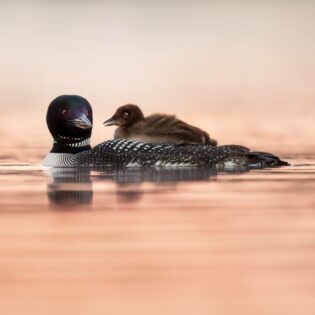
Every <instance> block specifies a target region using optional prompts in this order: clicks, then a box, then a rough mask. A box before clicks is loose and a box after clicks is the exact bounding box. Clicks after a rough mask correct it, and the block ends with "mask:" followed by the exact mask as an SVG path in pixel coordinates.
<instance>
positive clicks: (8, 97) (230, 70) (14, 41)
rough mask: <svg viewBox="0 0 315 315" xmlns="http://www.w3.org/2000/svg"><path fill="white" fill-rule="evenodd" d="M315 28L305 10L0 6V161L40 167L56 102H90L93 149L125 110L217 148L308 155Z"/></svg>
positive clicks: (144, 4) (282, 5) (261, 5)
mask: <svg viewBox="0 0 315 315" xmlns="http://www.w3.org/2000/svg"><path fill="white" fill-rule="evenodd" d="M314 16H315V2H314V1H289V0H287V1H253V0H252V1H245V0H244V1H242V0H237V1H235V0H233V1H210V0H208V1H201V0H197V1H143V0H142V1H140V0H133V1H117V0H116V1H100V0H99V1H97V0H93V1H83V0H81V1H69V0H68V1H48V0H46V1H43V0H41V1H30V0H28V1H0V38H1V54H0V56H1V58H0V66H1V71H0V89H1V90H0V106H1V113H2V114H1V116H0V132H1V135H2V137H3V139H5V140H4V141H3V142H2V151H3V150H5V149H6V147H9V146H12V145H15V146H26V147H28V146H30V147H31V146H40V147H42V149H41V150H42V154H43V155H44V154H45V153H46V151H47V150H48V149H49V148H50V146H51V138H50V135H49V133H48V130H47V128H46V122H45V115H46V110H47V106H48V104H49V103H50V101H51V100H52V99H53V98H55V97H56V96H58V95H60V94H79V95H82V96H84V97H86V98H87V99H88V100H89V101H90V103H91V104H92V106H93V108H94V119H95V123H94V124H95V125H94V131H93V143H94V144H96V143H97V142H100V141H102V140H105V139H109V138H111V137H112V135H113V131H114V129H113V127H111V128H109V127H107V128H104V127H103V126H102V122H103V121H104V120H105V119H107V118H109V117H110V116H111V115H112V114H113V113H114V111H115V109H116V108H117V107H118V106H120V105H123V104H125V103H127V102H130V103H135V104H138V105H139V106H140V107H141V108H142V109H143V111H144V113H145V114H151V113H153V112H166V113H172V114H173V113H175V114H177V115H178V116H179V117H180V118H181V119H183V120H186V121H187V122H189V123H192V124H195V125H198V126H200V127H202V128H204V129H206V130H207V131H209V133H210V135H211V136H213V137H214V138H215V139H218V140H219V143H222V144H223V143H238V144H243V145H246V146H250V147H252V148H254V149H261V150H262V149H264V150H274V151H275V152H276V153H283V152H293V153H294V152H295V153H297V152H301V153H302V152H306V151H310V150H312V149H313V148H314V140H313V139H314V136H315V127H314V118H315V95H314V86H315V85H314V83H315V59H314V56H315V41H314V38H315V19H314ZM2 153H3V152H2Z"/></svg>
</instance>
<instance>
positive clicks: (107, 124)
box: [103, 117, 116, 126]
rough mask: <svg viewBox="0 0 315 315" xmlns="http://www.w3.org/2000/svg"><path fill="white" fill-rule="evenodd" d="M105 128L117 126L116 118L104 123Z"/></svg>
mask: <svg viewBox="0 0 315 315" xmlns="http://www.w3.org/2000/svg"><path fill="white" fill-rule="evenodd" d="M103 125H104V126H113V125H116V119H115V118H114V117H112V118H109V119H107V120H106V121H104V122H103Z"/></svg>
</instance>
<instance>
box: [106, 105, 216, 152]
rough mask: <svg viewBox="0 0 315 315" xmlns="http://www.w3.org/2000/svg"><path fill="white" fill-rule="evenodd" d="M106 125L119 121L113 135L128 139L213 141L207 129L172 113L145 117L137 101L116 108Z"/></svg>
mask: <svg viewBox="0 0 315 315" xmlns="http://www.w3.org/2000/svg"><path fill="white" fill-rule="evenodd" d="M104 125H105V126H112V125H116V126H118V128H117V129H116V130H115V134H114V139H128V140H134V141H141V142H152V143H173V144H210V145H214V146H216V145H217V141H216V140H214V139H210V137H209V135H208V133H207V132H205V131H203V130H201V129H199V128H197V127H194V126H192V125H189V124H187V123H185V122H184V121H182V120H179V119H178V118H176V117H175V116H173V115H165V114H153V115H150V116H148V117H144V115H143V113H142V111H141V109H140V108H139V107H138V106H137V105H133V104H126V105H124V106H121V107H119V108H118V109H117V111H116V113H115V114H114V116H113V117H112V118H110V119H108V120H106V121H105V122H104Z"/></svg>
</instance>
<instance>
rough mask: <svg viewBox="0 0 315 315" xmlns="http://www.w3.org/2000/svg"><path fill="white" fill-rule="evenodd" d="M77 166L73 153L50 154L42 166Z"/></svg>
mask: <svg viewBox="0 0 315 315" xmlns="http://www.w3.org/2000/svg"><path fill="white" fill-rule="evenodd" d="M75 164H76V158H75V154H71V153H48V154H47V155H46V156H45V158H44V160H43V162H42V166H49V167H51V166H55V167H58V166H72V165H75Z"/></svg>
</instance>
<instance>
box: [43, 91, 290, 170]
mask: <svg viewBox="0 0 315 315" xmlns="http://www.w3.org/2000/svg"><path fill="white" fill-rule="evenodd" d="M92 121H93V116H92V108H91V106H90V104H89V103H88V101H87V100H85V99H84V98H82V97H80V96H75V95H64V96H59V97H57V98H56V99H55V100H53V101H52V102H51V104H50V105H49V108H48V112H47V125H48V128H49V131H50V132H51V134H52V136H53V138H54V144H53V148H52V150H51V152H50V153H49V154H48V155H47V156H46V158H45V160H44V161H43V165H46V166H86V165H91V166H93V165H94V166H95V165H107V166H146V167H149V166H156V167H160V166H205V165H216V164H222V163H227V162H233V163H237V164H244V165H245V164H253V163H254V164H261V165H262V166H280V165H286V164H287V163H285V162H283V161H281V160H280V159H279V158H278V157H276V156H274V155H272V154H268V153H261V152H258V153H255V152H250V151H249V150H248V149H246V148H244V147H242V146H236V145H228V146H218V147H215V146H211V145H180V146H178V145H167V144H153V143H142V142H135V141H130V140H120V139H117V140H109V141H105V142H103V143H101V144H99V145H97V146H95V147H94V148H91V147H90V142H89V141H90V137H91V132H92Z"/></svg>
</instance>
